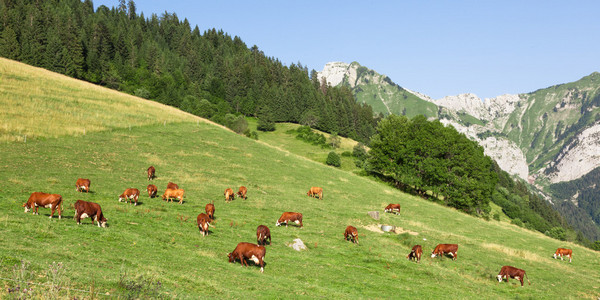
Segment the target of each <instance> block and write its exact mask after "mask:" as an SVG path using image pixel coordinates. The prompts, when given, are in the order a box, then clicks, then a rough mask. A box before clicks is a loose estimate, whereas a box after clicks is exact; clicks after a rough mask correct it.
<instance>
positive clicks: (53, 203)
mask: <svg viewBox="0 0 600 300" xmlns="http://www.w3.org/2000/svg"><path fill="white" fill-rule="evenodd" d="M40 206H41V207H45V208H51V209H52V212H51V213H50V219H52V217H53V216H54V212H55V211H56V209H58V219H61V217H62V196H61V195H59V194H47V193H41V192H34V193H31V196H29V199H28V200H27V202H25V204H23V207H25V212H26V213H28V212H29V211H30V210H33V214H34V215H38V207H40ZM34 208H35V210H34Z"/></svg>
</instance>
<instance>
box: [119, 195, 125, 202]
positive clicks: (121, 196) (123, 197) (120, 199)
mask: <svg viewBox="0 0 600 300" xmlns="http://www.w3.org/2000/svg"><path fill="white" fill-rule="evenodd" d="M123 199H126V198H125V194H121V195H120V196H119V202H121V201H122V200H123Z"/></svg>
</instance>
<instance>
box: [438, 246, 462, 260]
mask: <svg viewBox="0 0 600 300" xmlns="http://www.w3.org/2000/svg"><path fill="white" fill-rule="evenodd" d="M457 251H458V245H457V244H438V245H437V246H435V249H433V252H431V258H434V257H436V256H438V255H439V256H444V254H450V256H452V260H456V258H457V257H458V255H457V254H456V252H457Z"/></svg>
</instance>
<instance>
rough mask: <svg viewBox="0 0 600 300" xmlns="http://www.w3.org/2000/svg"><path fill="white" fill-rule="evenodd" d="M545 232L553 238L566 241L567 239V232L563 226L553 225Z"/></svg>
mask: <svg viewBox="0 0 600 300" xmlns="http://www.w3.org/2000/svg"><path fill="white" fill-rule="evenodd" d="M545 234H546V235H547V236H549V237H551V238H554V239H557V240H561V241H564V240H566V239H567V232H566V231H565V229H564V228H562V227H552V228H551V229H550V230H548V231H546V232H545Z"/></svg>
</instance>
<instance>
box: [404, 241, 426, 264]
mask: <svg viewBox="0 0 600 300" xmlns="http://www.w3.org/2000/svg"><path fill="white" fill-rule="evenodd" d="M422 254H423V248H422V247H421V245H414V246H413V247H412V250H411V251H410V253H409V254H408V255H407V256H406V258H408V260H411V259H414V260H415V261H416V262H417V263H418V262H420V261H421V255H422Z"/></svg>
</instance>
